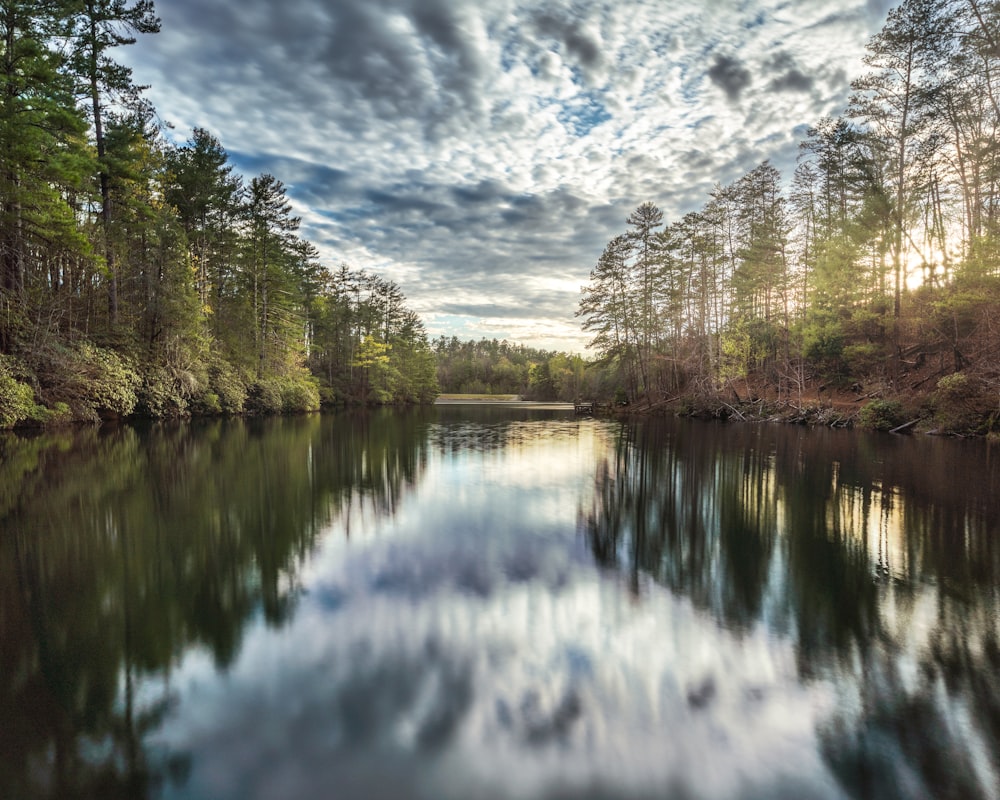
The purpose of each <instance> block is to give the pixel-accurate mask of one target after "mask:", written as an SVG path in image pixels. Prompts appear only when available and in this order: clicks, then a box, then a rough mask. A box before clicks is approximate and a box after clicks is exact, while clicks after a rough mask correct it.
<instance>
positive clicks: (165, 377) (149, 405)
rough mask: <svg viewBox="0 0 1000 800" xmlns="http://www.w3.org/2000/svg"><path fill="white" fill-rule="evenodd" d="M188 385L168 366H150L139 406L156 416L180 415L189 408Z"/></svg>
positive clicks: (140, 391) (144, 380) (144, 377)
mask: <svg viewBox="0 0 1000 800" xmlns="http://www.w3.org/2000/svg"><path fill="white" fill-rule="evenodd" d="M186 394H187V385H186V384H185V383H184V382H183V381H181V380H178V379H177V378H176V376H175V375H174V374H173V371H172V370H171V369H169V368H168V367H158V366H154V367H150V368H149V369H148V371H147V372H146V374H145V375H144V376H143V382H142V387H141V389H140V390H139V408H141V409H142V411H143V412H144V413H146V414H148V415H149V416H151V417H154V418H160V417H180V416H184V415H185V414H186V413H187V410H188V399H187V397H186V396H185V395H186Z"/></svg>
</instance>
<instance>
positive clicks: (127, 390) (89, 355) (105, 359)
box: [77, 344, 141, 416]
mask: <svg viewBox="0 0 1000 800" xmlns="http://www.w3.org/2000/svg"><path fill="white" fill-rule="evenodd" d="M77 356H78V360H79V367H80V368H81V373H80V377H81V380H82V381H83V385H82V389H83V390H84V394H85V396H86V399H87V401H88V402H89V403H90V405H92V406H93V408H94V409H95V410H96V411H97V412H98V413H99V414H100V413H104V414H120V415H122V416H128V415H129V414H131V413H132V412H133V411H134V410H135V407H136V404H137V403H138V402H139V396H138V389H139V386H140V384H141V380H140V378H139V374H138V373H137V372H136V370H135V368H134V367H133V366H132V365H131V364H130V363H129V362H128V361H127V360H126V359H124V358H122V357H121V356H120V355H118V353H116V352H114V351H113V350H106V349H104V348H103V347H94V346H93V345H89V344H83V345H81V346H80V347H79V349H78V350H77Z"/></svg>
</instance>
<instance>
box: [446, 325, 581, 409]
mask: <svg viewBox="0 0 1000 800" xmlns="http://www.w3.org/2000/svg"><path fill="white" fill-rule="evenodd" d="M431 344H432V346H433V349H434V356H435V358H436V361H437V380H438V385H439V386H440V387H441V391H442V392H446V393H453V394H512V395H520V396H521V397H522V398H524V399H526V400H563V401H572V400H576V399H579V398H582V397H588V398H589V397H593V396H594V393H595V392H596V390H597V387H596V386H595V385H594V384H593V383H592V378H594V376H593V375H588V374H587V371H586V368H587V362H586V361H584V359H583V357H582V356H579V355H571V354H568V353H560V352H556V351H550V350H539V349H537V348H534V347H527V346H525V345H521V344H512V343H510V342H508V341H507V340H503V341H498V340H496V339H480V340H479V341H459V339H458V338H457V337H454V336H453V337H451V338H449V337H446V336H441V337H438V338H437V339H435V340H434V341H433V342H432V343H431Z"/></svg>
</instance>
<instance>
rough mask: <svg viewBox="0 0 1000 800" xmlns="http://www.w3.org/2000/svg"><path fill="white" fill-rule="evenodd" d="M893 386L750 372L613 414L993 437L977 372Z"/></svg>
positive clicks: (907, 377) (918, 374)
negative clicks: (782, 378)
mask: <svg viewBox="0 0 1000 800" xmlns="http://www.w3.org/2000/svg"><path fill="white" fill-rule="evenodd" d="M896 387H898V388H894V386H893V385H892V384H891V383H890V382H888V381H886V380H873V381H870V382H867V383H864V384H862V383H857V382H855V383H852V384H850V385H846V384H844V383H836V382H832V381H822V380H805V381H803V382H802V383H801V384H800V385H797V386H795V387H794V388H790V387H789V386H788V385H787V384H784V385H782V384H776V383H775V382H773V381H769V380H767V378H766V377H765V376H760V375H757V376H754V377H752V378H750V379H747V380H740V381H733V382H730V383H729V384H727V385H725V386H723V387H721V388H720V389H718V390H716V391H714V392H704V391H703V392H689V393H685V394H681V395H678V396H675V397H666V398H660V399H643V400H640V401H639V402H636V403H632V404H630V405H628V406H620V407H618V408H617V409H616V412H615V413H618V414H623V415H654V414H664V415H674V416H682V417H695V418H700V419H720V420H736V421H741V422H782V423H787V424H795V425H809V426H817V427H829V428H854V427H857V428H862V429H866V430H877V431H886V432H891V433H921V434H927V435H942V436H960V437H988V438H991V439H992V438H1000V395H998V393H997V391H996V390H995V389H992V388H991V387H990V386H989V385H988V384H986V383H985V382H984V381H983V380H982V379H981V378H979V377H978V376H975V375H970V374H966V373H964V372H953V373H948V374H943V375H942V374H940V371H939V370H934V369H923V370H919V369H918V370H912V371H910V372H907V373H904V374H902V375H901V376H900V378H899V380H897V382H896Z"/></svg>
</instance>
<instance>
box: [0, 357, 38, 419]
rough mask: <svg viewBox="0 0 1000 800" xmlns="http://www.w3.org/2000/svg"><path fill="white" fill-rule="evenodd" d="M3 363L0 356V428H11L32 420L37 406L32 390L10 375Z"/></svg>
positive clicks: (3, 360)
mask: <svg viewBox="0 0 1000 800" xmlns="http://www.w3.org/2000/svg"><path fill="white" fill-rule="evenodd" d="M5 362H6V359H4V357H3V356H0V428H13V427H14V426H15V425H17V424H18V423H19V422H24V421H26V420H29V419H32V418H34V416H35V413H36V410H37V409H38V406H36V405H35V393H34V391H33V390H32V388H31V387H30V386H28V384H26V383H22V382H21V381H19V380H17V378H15V377H14V376H13V375H11V374H10V373H11V370H10V367H9V366H8V365H7V364H6V363H5Z"/></svg>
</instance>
